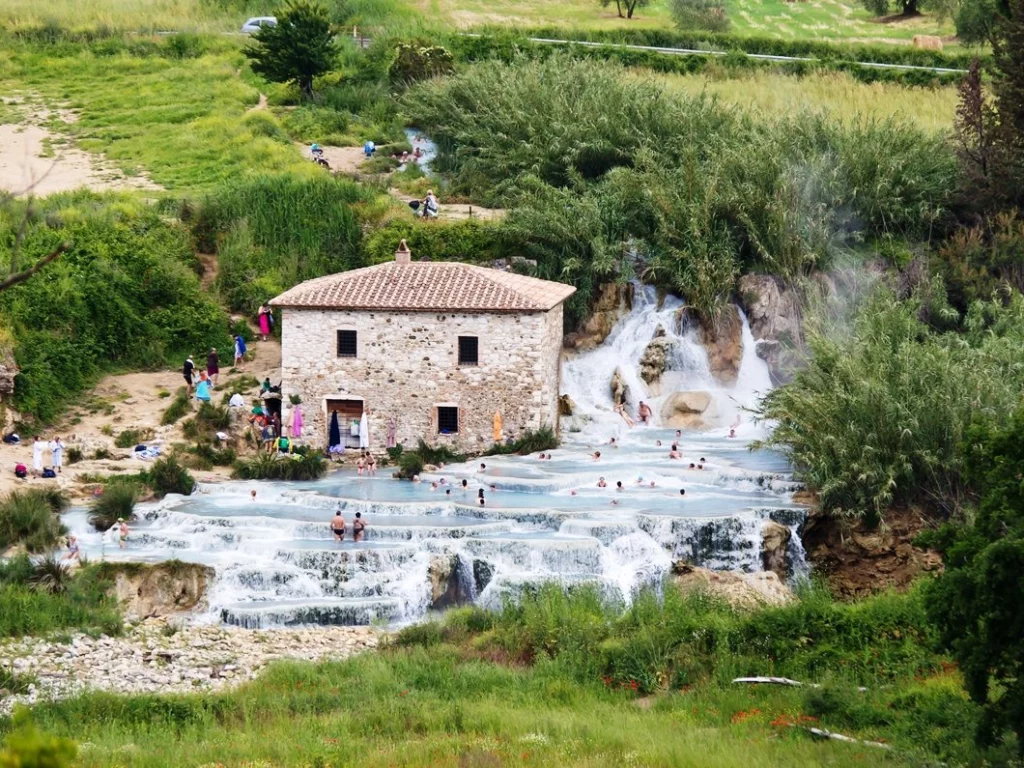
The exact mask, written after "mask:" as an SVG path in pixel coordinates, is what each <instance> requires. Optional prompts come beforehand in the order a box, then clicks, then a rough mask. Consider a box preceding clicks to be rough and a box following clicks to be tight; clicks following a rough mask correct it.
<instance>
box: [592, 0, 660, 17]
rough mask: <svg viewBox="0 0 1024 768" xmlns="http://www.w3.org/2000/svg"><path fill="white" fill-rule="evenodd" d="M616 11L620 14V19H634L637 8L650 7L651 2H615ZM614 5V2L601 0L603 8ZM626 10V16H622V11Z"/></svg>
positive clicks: (623, 0) (624, 0)
mask: <svg viewBox="0 0 1024 768" xmlns="http://www.w3.org/2000/svg"><path fill="white" fill-rule="evenodd" d="M614 2H615V10H616V11H618V13H619V18H620V19H632V18H633V12H634V11H635V10H636V9H637V8H646V7H647V6H648V5H650V2H651V0H614ZM611 4H612V0H601V7H602V8H607V7H608V6H609V5H611ZM623 8H625V9H626V14H625V15H623V14H622V9H623Z"/></svg>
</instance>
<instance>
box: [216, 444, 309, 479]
mask: <svg viewBox="0 0 1024 768" xmlns="http://www.w3.org/2000/svg"><path fill="white" fill-rule="evenodd" d="M328 468H329V462H328V461H327V459H326V458H325V457H324V455H323V454H322V453H321V452H320V451H309V452H307V453H306V454H305V455H303V454H299V453H294V454H289V455H278V454H277V453H259V454H257V455H256V456H254V457H253V458H251V459H240V460H238V461H237V462H236V463H235V469H234V472H233V473H232V477H235V478H237V479H239V480H316V479H318V478H321V477H323V476H324V475H326V474H327V470H328Z"/></svg>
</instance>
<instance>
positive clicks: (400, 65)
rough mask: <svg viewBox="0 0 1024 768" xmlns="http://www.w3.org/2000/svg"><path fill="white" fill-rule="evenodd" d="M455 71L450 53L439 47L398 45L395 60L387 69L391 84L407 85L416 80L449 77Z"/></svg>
mask: <svg viewBox="0 0 1024 768" xmlns="http://www.w3.org/2000/svg"><path fill="white" fill-rule="evenodd" d="M454 69H455V59H454V58H453V57H452V54H451V52H450V51H448V50H447V49H446V48H443V47H441V46H439V45H419V44H417V43H415V42H413V43H399V44H398V46H397V47H396V48H395V58H394V61H392V62H391V66H389V67H388V78H389V79H390V80H391V82H393V83H403V84H409V83H414V82H416V81H417V80H427V79H430V78H432V77H443V76H445V75H449V74H451V73H452V71H453V70H454Z"/></svg>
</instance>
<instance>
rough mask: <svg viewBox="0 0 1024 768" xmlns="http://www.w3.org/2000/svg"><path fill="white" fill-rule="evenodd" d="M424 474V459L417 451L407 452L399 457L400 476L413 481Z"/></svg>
mask: <svg viewBox="0 0 1024 768" xmlns="http://www.w3.org/2000/svg"><path fill="white" fill-rule="evenodd" d="M422 473H423V457H422V456H420V455H419V453H417V452H415V451H405V452H403V453H402V455H401V456H399V457H398V476H399V477H401V478H404V479H406V480H412V479H413V478H414V477H415V476H416V475H419V474H422Z"/></svg>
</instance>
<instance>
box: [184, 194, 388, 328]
mask: <svg viewBox="0 0 1024 768" xmlns="http://www.w3.org/2000/svg"><path fill="white" fill-rule="evenodd" d="M373 196H374V193H373V192H372V191H369V190H368V189H366V188H363V187H360V186H359V185H357V184H355V183H354V182H352V181H349V180H346V179H341V178H335V177H332V176H327V175H318V176H316V177H314V178H311V179H305V180H302V179H296V178H294V177H293V176H257V177H252V178H246V179H242V180H238V181H235V182H232V183H230V184H227V185H225V186H224V187H223V188H222V189H219V190H218V191H217V192H216V193H215V194H212V195H211V196H210V197H208V198H207V199H206V200H205V201H204V202H203V204H202V205H201V207H200V209H199V211H198V213H197V214H196V216H195V217H194V218H193V220H192V221H191V222H190V225H191V228H192V236H193V239H194V241H195V243H196V247H197V248H198V249H199V250H201V251H204V252H206V253H213V252H217V253H218V256H219V258H218V263H219V271H218V274H217V288H218V290H219V291H220V293H221V295H222V296H223V297H224V298H225V300H226V301H227V303H228V305H229V306H230V307H231V308H232V309H233V310H236V311H240V312H245V313H247V314H248V315H249V316H250V317H255V315H256V310H257V309H258V308H259V306H260V304H262V303H264V302H265V301H267V300H268V299H270V298H273V297H274V296H275V295H277V294H278V293H280V292H281V291H283V290H284V289H285V288H288V287H291V286H292V285H295V284H296V283H298V282H301V281H303V280H308V279H310V278H313V277H320V276H321V275H325V274H329V273H332V272H340V271H343V270H346V269H351V268H353V267H358V266H362V259H361V253H360V239H361V231H360V226H359V221H358V220H357V218H356V215H355V212H354V206H355V205H357V204H358V203H361V202H368V201H369V200H371V199H372V198H373ZM208 346H224V347H225V348H226V347H227V346H229V345H226V344H225V345H217V344H214V345H208Z"/></svg>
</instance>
